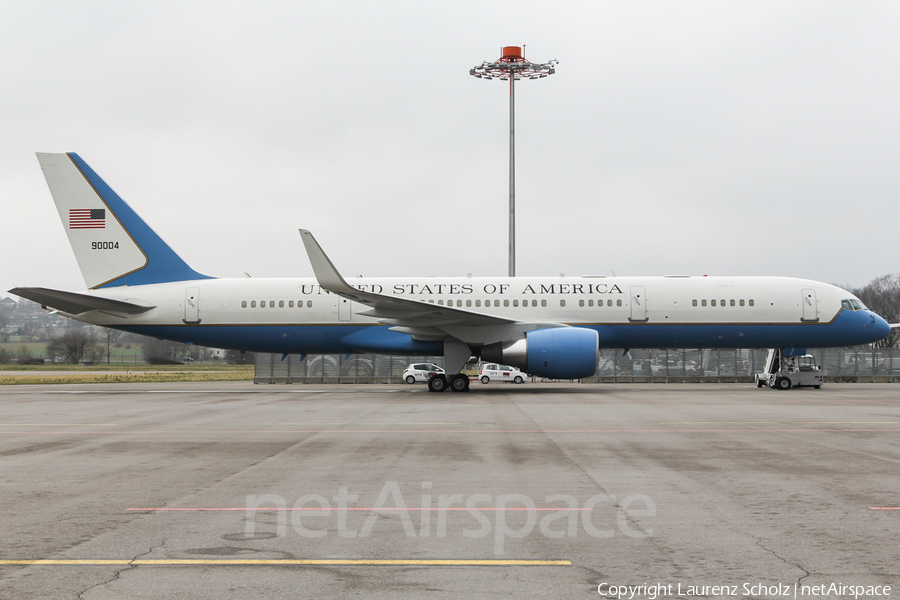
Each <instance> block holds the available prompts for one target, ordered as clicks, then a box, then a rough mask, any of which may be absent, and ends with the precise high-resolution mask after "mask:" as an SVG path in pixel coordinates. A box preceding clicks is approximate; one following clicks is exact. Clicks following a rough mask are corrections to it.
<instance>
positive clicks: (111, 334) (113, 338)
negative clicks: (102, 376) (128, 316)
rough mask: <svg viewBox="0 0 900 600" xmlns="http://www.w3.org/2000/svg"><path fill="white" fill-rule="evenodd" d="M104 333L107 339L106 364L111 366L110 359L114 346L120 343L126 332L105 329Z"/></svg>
mask: <svg viewBox="0 0 900 600" xmlns="http://www.w3.org/2000/svg"><path fill="white" fill-rule="evenodd" d="M103 333H104V334H105V337H106V364H109V357H110V354H112V345H113V344H115V343H116V342H117V341H119V338H120V337H121V336H122V333H124V332H122V331H119V330H118V329H111V328H109V327H105V328H104V331H103Z"/></svg>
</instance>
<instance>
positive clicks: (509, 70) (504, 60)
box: [469, 46, 559, 81]
mask: <svg viewBox="0 0 900 600" xmlns="http://www.w3.org/2000/svg"><path fill="white" fill-rule="evenodd" d="M501 54H502V56H500V58H498V59H497V60H495V61H494V62H487V61H485V62H483V63H481V65H479V66H477V67H474V68H472V69H469V75H472V76H473V77H477V78H478V79H499V80H500V81H509V77H510V75H513V76H514V80H520V79H522V78H523V77H524V78H525V79H542V78H544V77H546V76H547V75H553V74H554V73H556V69H555V68H554V67H555V66H556V64H557V63H558V62H559V61H558V60H556V59H555V58H554V59H553V60H551V61H550V62H546V63H540V64H539V63H533V62H530V61H528V60H525V57H524V56H523V55H522V48H520V47H519V46H504V47H503V48H502V49H501Z"/></svg>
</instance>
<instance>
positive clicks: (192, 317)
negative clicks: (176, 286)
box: [184, 288, 200, 324]
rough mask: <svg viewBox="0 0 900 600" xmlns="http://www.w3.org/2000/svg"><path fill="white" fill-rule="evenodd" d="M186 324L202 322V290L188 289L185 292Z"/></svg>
mask: <svg viewBox="0 0 900 600" xmlns="http://www.w3.org/2000/svg"><path fill="white" fill-rule="evenodd" d="M184 322H185V323H187V324H196V323H199V322H200V288H188V289H187V290H185V292H184Z"/></svg>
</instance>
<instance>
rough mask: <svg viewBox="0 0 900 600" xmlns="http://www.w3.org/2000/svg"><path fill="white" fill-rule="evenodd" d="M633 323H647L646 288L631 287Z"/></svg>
mask: <svg viewBox="0 0 900 600" xmlns="http://www.w3.org/2000/svg"><path fill="white" fill-rule="evenodd" d="M628 320H629V321H631V322H632V323H643V322H645V321H647V293H646V291H645V290H644V286H642V285H641V286H631V316H630V317H629V318H628Z"/></svg>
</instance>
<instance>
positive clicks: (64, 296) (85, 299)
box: [9, 287, 156, 315]
mask: <svg viewBox="0 0 900 600" xmlns="http://www.w3.org/2000/svg"><path fill="white" fill-rule="evenodd" d="M9 293H10V294H15V295H16V296H21V297H22V298H27V299H28V300H31V301H33V302H38V303H39V304H41V305H42V306H49V307H52V308H55V309H57V310H61V311H62V312H66V313H69V314H72V315H80V314H81V313H84V312H88V311H90V310H107V311H110V312H119V313H126V314H129V315H136V314H140V313H144V312H147V311H148V310H150V309H151V308H156V307H155V306H144V305H142V304H134V303H132V302H125V301H124V300H113V299H111V298H102V297H100V296H91V295H89V294H79V293H76V292H64V291H62V290H51V289H48V288H39V287H36V288H15V289H12V290H9Z"/></svg>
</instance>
